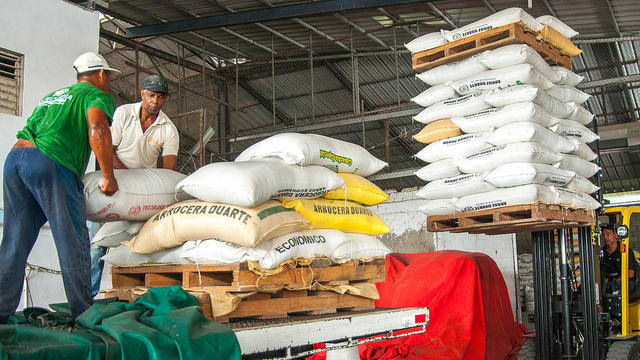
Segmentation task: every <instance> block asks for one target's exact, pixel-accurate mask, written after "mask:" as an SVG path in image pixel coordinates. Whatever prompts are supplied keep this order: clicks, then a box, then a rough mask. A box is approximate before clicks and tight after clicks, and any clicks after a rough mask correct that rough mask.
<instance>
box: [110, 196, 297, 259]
mask: <svg viewBox="0 0 640 360" xmlns="http://www.w3.org/2000/svg"><path fill="white" fill-rule="evenodd" d="M308 225H309V221H308V220H306V219H305V218H304V217H303V216H302V215H301V214H299V213H298V212H296V211H292V210H290V209H287V208H285V207H284V206H282V204H280V203H279V202H277V201H275V200H268V201H266V202H264V203H262V204H260V205H258V206H255V207H252V208H246V207H241V206H234V205H229V204H223V203H214V202H207V201H199V200H187V201H182V202H179V203H177V204H174V205H172V206H170V207H168V208H166V209H164V210H162V211H160V212H159V213H157V214H156V215H155V216H154V217H152V218H151V219H149V220H148V221H147V222H146V223H145V224H144V226H142V229H140V232H139V233H138V235H136V236H135V237H134V238H132V239H131V240H130V241H128V242H127V241H124V242H122V243H123V244H125V245H126V246H128V247H129V249H131V251H133V252H135V253H138V254H150V253H153V252H156V251H158V250H162V249H168V248H171V247H174V246H178V245H180V244H182V243H184V242H186V241H191V240H206V239H213V238H215V239H220V240H223V241H226V242H230V243H233V244H237V245H240V246H245V247H254V246H256V245H258V244H259V243H260V242H262V241H266V240H269V239H271V238H274V237H276V236H280V235H284V234H288V233H291V232H294V231H298V230H300V229H302V228H304V227H305V226H308Z"/></svg>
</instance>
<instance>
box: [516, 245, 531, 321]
mask: <svg viewBox="0 0 640 360" xmlns="http://www.w3.org/2000/svg"><path fill="white" fill-rule="evenodd" d="M518 280H519V282H518V283H519V284H520V309H521V310H523V311H527V312H533V310H534V294H533V256H532V255H531V254H520V255H518Z"/></svg>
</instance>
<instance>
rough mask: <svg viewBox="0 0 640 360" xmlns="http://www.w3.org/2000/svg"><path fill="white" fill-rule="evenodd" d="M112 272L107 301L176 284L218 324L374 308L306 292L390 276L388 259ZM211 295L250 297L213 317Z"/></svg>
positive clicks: (361, 300) (359, 300)
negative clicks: (262, 268)
mask: <svg viewBox="0 0 640 360" xmlns="http://www.w3.org/2000/svg"><path fill="white" fill-rule="evenodd" d="M111 272H112V285H113V289H109V290H106V291H105V297H118V298H119V299H120V300H122V301H128V302H134V301H135V300H136V299H137V298H138V297H140V296H141V295H142V294H144V292H145V291H146V290H147V289H149V288H151V287H156V286H172V285H178V286H182V287H183V288H185V289H186V290H187V291H188V292H189V293H190V294H192V295H194V296H196V298H198V301H199V302H200V305H201V306H202V310H203V313H204V314H205V316H206V317H208V318H210V319H212V320H215V321H218V322H228V321H230V319H239V318H258V319H273V318H283V317H287V316H289V315H290V314H300V313H302V314H312V315H315V314H328V313H335V312H337V311H338V310H350V311H360V310H369V309H373V308H374V307H375V305H374V301H375V300H373V299H370V298H366V297H361V296H354V295H349V294H339V293H336V292H333V291H330V290H308V289H307V288H308V287H309V286H310V285H311V284H313V283H318V284H321V285H324V286H327V287H330V286H336V285H356V284H358V283H375V282H382V281H384V279H385V274H386V273H385V259H384V258H376V259H373V260H372V261H370V262H366V263H363V262H361V261H357V262H354V261H349V262H346V263H344V264H334V263H331V261H329V260H328V259H316V260H314V261H313V262H312V263H311V264H309V265H304V266H296V267H290V268H288V269H286V270H285V271H283V272H280V273H277V274H273V275H266V276H262V277H260V276H258V275H257V274H256V273H254V272H252V271H251V270H249V266H248V263H246V262H243V263H238V264H231V265H220V264H216V265H211V264H210V265H206V264H199V265H196V264H164V265H139V266H114V267H112V268H111ZM283 288H285V289H283ZM213 293H216V294H220V293H230V294H234V295H238V294H240V295H241V294H245V295H248V296H246V297H244V298H243V299H242V300H241V301H240V303H239V304H238V307H237V308H236V309H235V310H233V311H232V312H231V313H228V314H225V315H223V316H214V315H213V314H214V312H213V311H212V309H213V308H212V301H211V298H212V297H211V296H210V294H213ZM251 293H253V294H251ZM216 298H217V297H216Z"/></svg>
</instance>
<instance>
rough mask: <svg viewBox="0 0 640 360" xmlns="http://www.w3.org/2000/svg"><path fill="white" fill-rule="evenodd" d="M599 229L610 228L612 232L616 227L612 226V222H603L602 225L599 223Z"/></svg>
mask: <svg viewBox="0 0 640 360" xmlns="http://www.w3.org/2000/svg"><path fill="white" fill-rule="evenodd" d="M600 229H601V230H604V229H607V230H611V231H613V232H614V233H615V232H616V228H615V226H613V224H604V225H600Z"/></svg>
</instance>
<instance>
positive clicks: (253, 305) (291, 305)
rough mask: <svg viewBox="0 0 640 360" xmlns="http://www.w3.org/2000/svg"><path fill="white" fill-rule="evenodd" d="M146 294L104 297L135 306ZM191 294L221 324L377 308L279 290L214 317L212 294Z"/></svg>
mask: <svg viewBox="0 0 640 360" xmlns="http://www.w3.org/2000/svg"><path fill="white" fill-rule="evenodd" d="M144 290H146V289H145V288H140V287H137V288H136V287H127V288H116V289H110V290H107V291H106V292H105V297H117V298H119V299H120V301H127V302H130V303H133V302H134V301H135V300H136V299H137V298H139V297H140V296H142V294H143V293H144ZM219 291H223V290H219ZM188 293H189V294H191V295H194V296H195V297H196V298H197V299H198V301H199V303H200V306H201V307H202V312H203V314H204V315H205V317H207V318H208V319H210V320H214V321H217V322H221V323H226V322H229V321H231V320H237V319H280V318H286V317H288V316H290V315H294V314H295V315H298V314H304V315H320V314H333V313H337V312H338V311H345V310H346V311H364V310H371V309H374V308H375V300H374V299H369V298H366V297H362V296H355V295H350V294H339V293H337V292H333V291H330V290H295V291H292V290H280V291H277V292H275V293H266V292H257V293H255V294H253V295H251V296H249V297H246V298H244V299H242V301H240V303H239V304H238V307H237V308H236V309H235V310H233V311H232V312H230V313H228V314H225V315H222V316H214V315H213V311H212V304H211V296H210V295H209V292H206V291H196V290H189V291H188Z"/></svg>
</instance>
